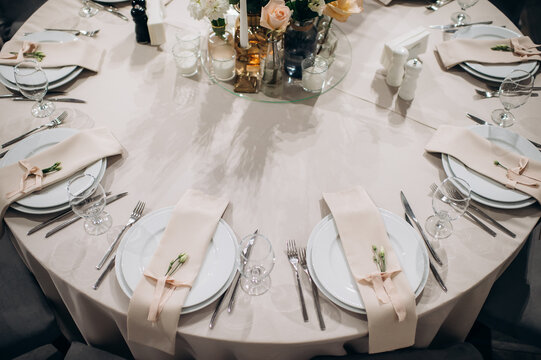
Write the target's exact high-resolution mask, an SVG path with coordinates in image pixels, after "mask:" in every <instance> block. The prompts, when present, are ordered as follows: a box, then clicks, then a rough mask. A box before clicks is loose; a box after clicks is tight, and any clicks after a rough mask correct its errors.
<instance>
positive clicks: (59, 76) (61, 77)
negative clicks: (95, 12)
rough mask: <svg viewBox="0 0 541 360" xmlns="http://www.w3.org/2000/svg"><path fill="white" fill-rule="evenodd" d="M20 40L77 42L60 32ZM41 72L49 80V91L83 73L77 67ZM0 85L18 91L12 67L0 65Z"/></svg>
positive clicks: (42, 33) (33, 35)
mask: <svg viewBox="0 0 541 360" xmlns="http://www.w3.org/2000/svg"><path fill="white" fill-rule="evenodd" d="M21 40H24V41H33V42H59V43H62V42H69V41H79V40H78V39H77V37H76V36H75V35H73V34H70V33H67V32H62V31H42V32H36V33H32V34H28V35H25V36H23V37H22V38H21ZM46 56H47V55H46ZM43 70H44V71H45V75H46V76H47V80H49V89H54V88H57V87H59V86H62V85H64V84H66V83H68V82H70V81H71V80H73V79H75V78H76V77H77V76H78V75H79V74H80V73H81V71H83V68H82V67H79V66H63V67H59V68H44V69H43ZM0 83H2V84H3V85H4V86H5V87H7V88H8V89H11V90H14V91H18V89H17V84H16V83H15V77H14V75H13V66H8V65H0Z"/></svg>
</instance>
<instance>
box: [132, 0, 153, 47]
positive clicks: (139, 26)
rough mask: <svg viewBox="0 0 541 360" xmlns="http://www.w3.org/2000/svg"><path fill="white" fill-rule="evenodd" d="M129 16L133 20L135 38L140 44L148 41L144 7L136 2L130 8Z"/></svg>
mask: <svg viewBox="0 0 541 360" xmlns="http://www.w3.org/2000/svg"><path fill="white" fill-rule="evenodd" d="M131 16H132V18H133V21H134V22H135V40H136V41H137V42H138V43H141V44H148V43H149V42H150V35H149V33H148V27H147V21H148V17H147V14H146V11H145V8H144V7H142V6H141V5H139V4H136V5H135V6H133V8H132V9H131Z"/></svg>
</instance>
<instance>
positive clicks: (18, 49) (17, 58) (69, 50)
mask: <svg viewBox="0 0 541 360" xmlns="http://www.w3.org/2000/svg"><path fill="white" fill-rule="evenodd" d="M34 51H40V52H42V53H43V54H45V57H44V58H43V60H42V61H41V62H39V64H40V65H41V67H42V68H48V67H61V66H69V65H77V66H80V67H83V68H85V69H88V70H91V71H95V72H99V70H100V67H101V64H102V62H103V57H104V55H105V50H103V49H100V48H98V47H97V46H95V45H93V44H90V43H89V42H85V41H82V40H75V41H69V42H65V43H49V42H42V43H30V42H25V41H21V40H10V41H8V42H7V43H5V44H4V46H3V47H2V50H1V51H0V65H12V66H15V65H17V64H18V63H20V62H21V61H22V60H23V59H25V58H26V59H28V58H29V57H28V56H26V57H25V56H23V53H31V52H34ZM11 52H15V53H17V55H14V54H11Z"/></svg>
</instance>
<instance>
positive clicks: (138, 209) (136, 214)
mask: <svg viewBox="0 0 541 360" xmlns="http://www.w3.org/2000/svg"><path fill="white" fill-rule="evenodd" d="M144 208H145V203H144V202H143V201H138V202H137V205H135V208H134V209H133V211H132V213H131V215H130V218H129V219H128V223H127V224H126V225H125V226H124V227H123V228H122V230H121V231H120V233H119V234H118V236H117V237H116V239H115V241H113V243H112V244H111V246H109V249H107V251H106V252H105V255H103V258H102V259H101V261H100V262H99V264H98V265H96V269H98V270H99V269H101V267H102V266H103V264H105V261H107V258H109V256H110V255H111V253H112V252H113V250H114V249H115V246H116V244H117V243H118V241H119V240H120V238H121V237H122V235H123V234H124V232H125V231H126V230H127V229H128V228H129V227H130V226H132V225H133V224H134V223H135V222H136V221H137V220H139V219H140V218H141V214H142V213H143V210H144Z"/></svg>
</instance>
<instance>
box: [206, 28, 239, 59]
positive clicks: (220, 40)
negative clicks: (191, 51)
mask: <svg viewBox="0 0 541 360" xmlns="http://www.w3.org/2000/svg"><path fill="white" fill-rule="evenodd" d="M211 26H212V31H211V32H210V33H209V38H208V52H209V55H211V54H212V50H213V49H215V48H217V47H218V46H223V45H230V46H233V35H231V33H230V32H229V31H227V30H225V20H224V19H218V20H212V21H211Z"/></svg>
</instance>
